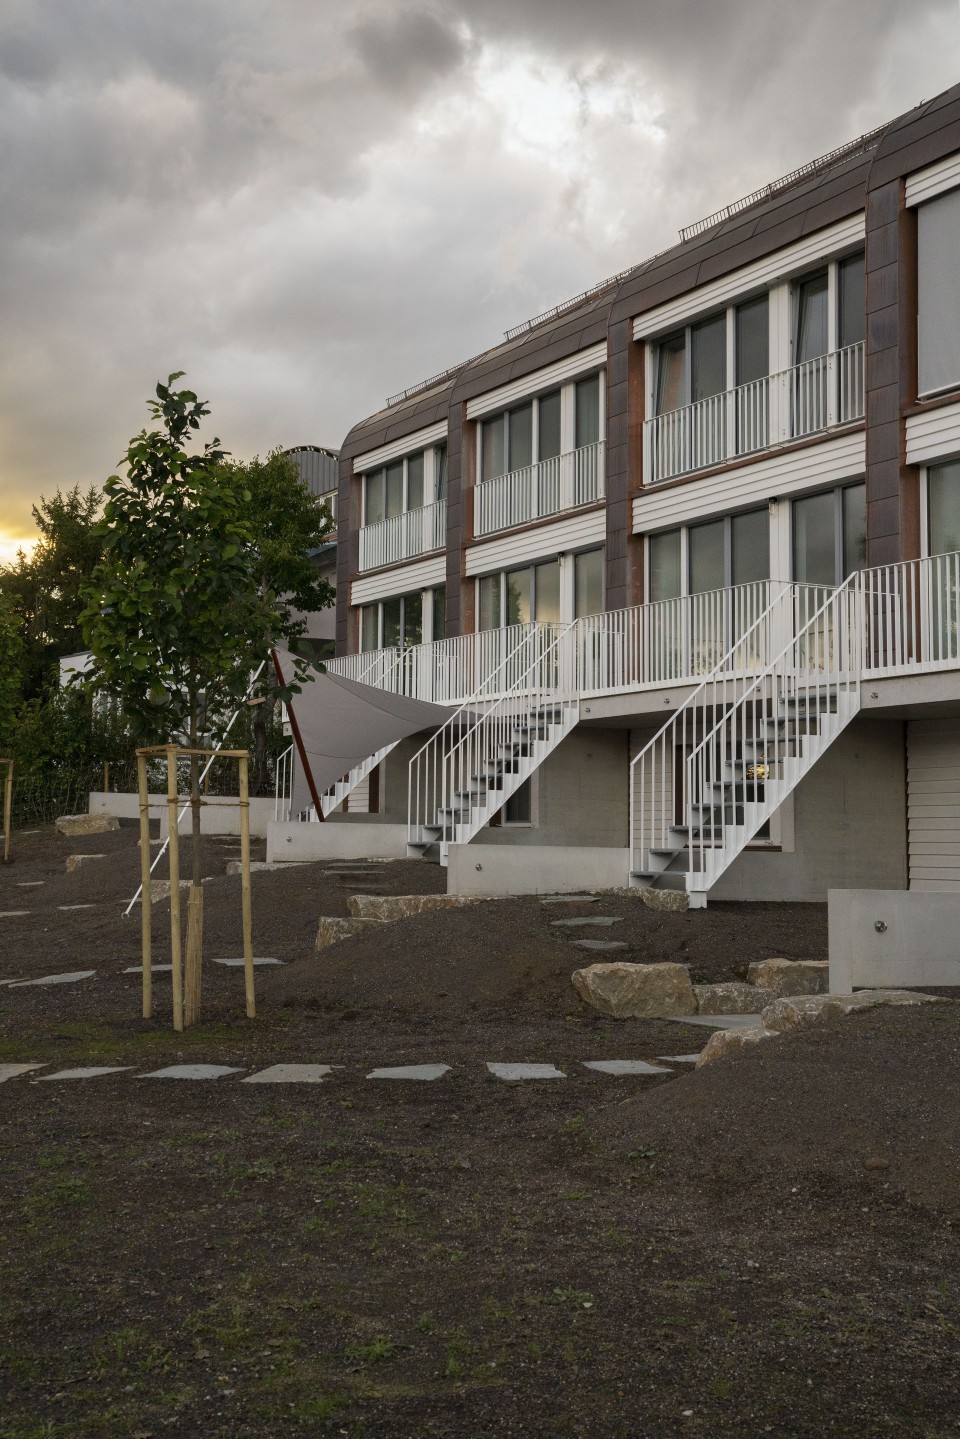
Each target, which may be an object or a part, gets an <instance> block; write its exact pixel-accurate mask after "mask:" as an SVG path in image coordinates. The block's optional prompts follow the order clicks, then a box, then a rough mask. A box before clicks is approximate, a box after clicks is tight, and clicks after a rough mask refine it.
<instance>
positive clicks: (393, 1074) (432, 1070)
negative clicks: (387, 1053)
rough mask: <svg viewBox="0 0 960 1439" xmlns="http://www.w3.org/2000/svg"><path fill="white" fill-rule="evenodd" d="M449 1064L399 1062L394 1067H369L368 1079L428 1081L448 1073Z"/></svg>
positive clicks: (440, 1077)
mask: <svg viewBox="0 0 960 1439" xmlns="http://www.w3.org/2000/svg"><path fill="white" fill-rule="evenodd" d="M449 1070H450V1066H449V1064H401V1065H398V1066H397V1067H396V1068H394V1069H371V1071H370V1073H369V1074H368V1075H367V1078H368V1079H419V1080H422V1081H423V1082H424V1083H429V1082H430V1080H432V1079H442V1078H443V1076H444V1075H445V1074H447V1073H449Z"/></svg>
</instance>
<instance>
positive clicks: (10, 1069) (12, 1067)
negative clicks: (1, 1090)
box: [0, 1061, 43, 1084]
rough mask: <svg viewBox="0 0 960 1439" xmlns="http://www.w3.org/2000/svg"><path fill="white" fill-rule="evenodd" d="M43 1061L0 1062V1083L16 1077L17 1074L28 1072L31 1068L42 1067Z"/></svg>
mask: <svg viewBox="0 0 960 1439" xmlns="http://www.w3.org/2000/svg"><path fill="white" fill-rule="evenodd" d="M42 1068H43V1063H41V1062H39V1061H38V1062H37V1063H36V1064H0V1084H5V1083H6V1081H7V1080H8V1079H16V1078H17V1076H18V1075H19V1074H29V1073H30V1071H31V1070H33V1069H42Z"/></svg>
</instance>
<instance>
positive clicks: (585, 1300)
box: [553, 1289, 593, 1309]
mask: <svg viewBox="0 0 960 1439" xmlns="http://www.w3.org/2000/svg"><path fill="white" fill-rule="evenodd" d="M553 1295H554V1298H555V1299H556V1300H558V1301H559V1303H561V1304H573V1305H575V1306H576V1308H578V1309H592V1308H593V1295H592V1294H590V1293H589V1292H588V1291H587V1290H586V1289H555V1290H554V1291H553Z"/></svg>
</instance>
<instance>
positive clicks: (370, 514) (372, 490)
mask: <svg viewBox="0 0 960 1439" xmlns="http://www.w3.org/2000/svg"><path fill="white" fill-rule="evenodd" d="M386 513H387V512H386V509H385V508H384V497H383V470H375V471H374V472H373V474H372V475H367V476H366V477H365V478H364V481H363V523H364V524H365V525H375V524H377V523H378V522H379V521H380V520H382V519H385V518H386Z"/></svg>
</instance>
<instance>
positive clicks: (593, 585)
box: [573, 550, 603, 619]
mask: <svg viewBox="0 0 960 1439" xmlns="http://www.w3.org/2000/svg"><path fill="white" fill-rule="evenodd" d="M573 590H574V609H575V611H576V617H577V619H579V618H580V616H581V615H598V614H600V612H601V610H602V609H603V550H588V551H587V553H586V554H585V555H575V556H574V561H573Z"/></svg>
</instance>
